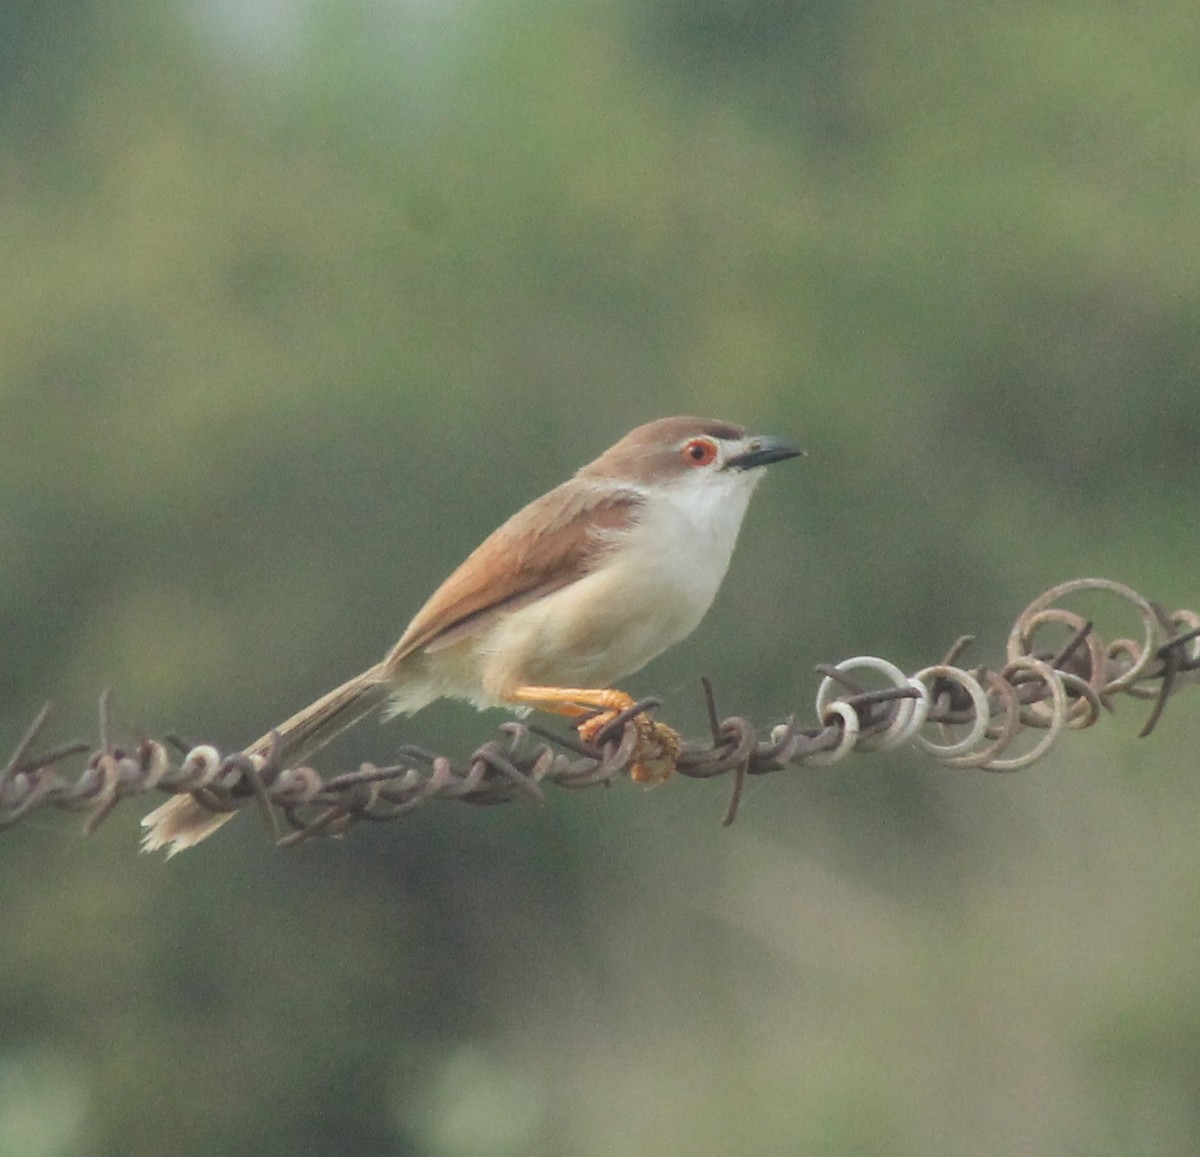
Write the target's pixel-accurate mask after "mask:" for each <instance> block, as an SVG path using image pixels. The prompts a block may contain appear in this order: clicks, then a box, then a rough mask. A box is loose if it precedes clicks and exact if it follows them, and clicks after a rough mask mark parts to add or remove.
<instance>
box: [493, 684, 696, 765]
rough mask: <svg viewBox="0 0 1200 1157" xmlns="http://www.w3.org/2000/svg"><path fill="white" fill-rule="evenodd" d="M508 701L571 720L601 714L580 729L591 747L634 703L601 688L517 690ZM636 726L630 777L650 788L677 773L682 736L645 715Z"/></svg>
mask: <svg viewBox="0 0 1200 1157" xmlns="http://www.w3.org/2000/svg"><path fill="white" fill-rule="evenodd" d="M509 698H510V699H511V700H512V701H513V702H514V703H528V704H529V705H530V706H532V707H538V708H541V710H543V711H552V712H554V714H556V715H567V716H569V717H571V718H572V719H574V718H578V717H579V716H580V715H586V714H587V713H588V712H589V711H599V714H598V715H595V716H593V717H592V718H591V719H585V720H584V721H583V722H582V723H580V724H579V725H578V728H577V730H578V731H579V736H580V738H581V739H583V740H584V742H586V743H590V742H591V741H592V740H593V739H594V738H595V736H596V735H597V734H598V733H599V732H600V731H602V730H603V729H604V728H605V727H606V726H607V725H608V724H609V723H611V722H612V721H613V720H614V719H615V718H616V717H617V716H618V715H620V713H621V712H622V711H628V710H629V708H630V707H632V706H633V704H634V700H633V699H631V698H630V697H629V696H628V695H626V694H625V692H624V691H614V690H611V689H609V688H599V687H517V688H516V689H515V690H514V691H513V692H512V694H511V695H509ZM633 724H634V726H635V727H636V728H637V731H638V744H637V747H636V749H635V759H634V763H633V765H632V766H631V767H630V769H629V776H630V778H631V779H633V780H634V781H635V782H636V783H645V784H649V785H651V786H653V785H655V784H660V783H663V782H664V781H665V780H666V779H667V778H668V777H669V776H670V775H671V773H672V772H673V771H674V770H675V761H676V759H678V757H679V746H680V740H679V733H678V732H677V731H675V730H674V729H673V728H670V727H668V726H667V725H666V724H665V723H655V722H654V720H652V719H649V718H647V716H645V715H636V716H634V718H633Z"/></svg>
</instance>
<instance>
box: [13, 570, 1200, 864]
mask: <svg viewBox="0 0 1200 1157" xmlns="http://www.w3.org/2000/svg"><path fill="white" fill-rule="evenodd" d="M1095 593H1101V594H1107V595H1113V596H1116V598H1117V599H1119V600H1121V601H1123V602H1124V603H1125V604H1127V605H1129V606H1132V607H1133V609H1134V610H1135V611H1136V614H1137V616H1138V618H1139V620H1140V623H1141V638H1140V640H1139V639H1132V638H1124V637H1118V638H1114V639H1113V640H1111V641H1110V642H1107V643H1106V642H1105V641H1104V639H1103V637H1102V636H1101V635H1100V634H1099V633H1098V632H1097V630H1096V627H1095V624H1094V622H1093V620H1092V619H1090V618H1087V617H1085V616H1084V615H1083V614H1081V613H1080V612H1078V611H1073V610H1070V609H1068V608H1066V607H1064V606H1062V605H1061V604H1062V602H1063V601H1064V600H1066V599H1069V598H1072V597H1074V596H1078V595H1084V594H1095ZM1054 630H1057V631H1058V632H1059V634H1060V636H1061V635H1062V634H1063V633H1065V634H1066V636H1067V637H1066V639H1065V641H1064V642H1061V643H1060V645H1059V646H1058V647H1057V648H1056V649H1047V648H1046V647H1045V646H1042V647H1038V646H1037V645H1036V644H1037V642H1038V636H1039V635H1046V634H1048V633H1049V632H1051V631H1054ZM972 642H973V639H972V637H971V636H963V637H961V638H960V639H958V640H957V641H956V642H955V643H954V644H953V646H951V647H950V649H949V651H948V652H947V653H946V655H945V656H944V657H943V659H942V660H941V662H939V663H935V664H933V665H931V666H928V667H924V668H922V669H921V670H919V671H917V672H915V673H914V674H912V675H908V674H905V672H904V671H903V670H901V669H900V668H899V667H898V666H896V665H895V664H893V663H891V662H889V661H887V660H886V659H881V658H877V657H875V656H869V655H860V656H856V657H854V658H851V659H845V660H843V661H842V662H840V663H836V664H822V665H819V666H818V667H817V672H818V674H820V675H821V676H822V680H821V683H820V685H819V686H818V689H817V694H816V701H815V714H816V721H815V723H809V724H807V725H801V724H800V723H799V722H798V721H797V719H796V718H795V717H791V718H789V719H787V720H785V721H784V722H782V723H777V724H775V725H773V726H770V727H769V728H767V729H766V734H765V736H764V735H763V733H762V732H763V729H761V728H758V727H755V725H754V724H752V723H751V722H750V720H748V719H746V718H743V717H740V716H731V717H728V718H725V719H721V718H720V716H719V713H718V711H717V705H716V698H715V694H714V692H713V688H712V684H711V683H710V682H709V680H708V679H707V678H705V679H703V680H702V684H703V688H704V695H705V703H706V707H707V713H708V718H709V726H710V732H711V734H710V738H709V742H708V743H707V744H701V743H685V744H684V745H683V749H682V751H681V753H680V755H679V760H678V765H677V768H676V770H677V772H678V774H679V775H681V776H684V777H686V778H689V779H711V778H715V777H717V776H722V775H731V776H732V789H731V792H730V797H729V803H728V806H727V807H726V810H725V814H724V817H723V819H722V823H723V824H729V823H732V822H733V820H734V818H735V817H736V815H737V811H738V806H739V802H740V799H741V794H742V788H743V786H744V784H745V781H746V778H747V777H748V776H751V775H764V774H768V773H772V772H777V771H782V770H785V769H788V768H798V767H827V766H830V765H832V764H834V763H837V762H839V761H840V760H842V759H844V758H845V757H846V756H848V755H849V754H851V753H852V752H876V751H886V750H889V749H893V748H897V747H901V746H904V745H909V746H913V747H915V748H917V749H918V750H920V751H922V752H924V753H925V754H927V755H928V756H931V757H932V758H933V759H935V760H937V761H938V762H939V763H941V764H943V765H944V766H946V767H949V768H955V769H976V770H980V771H990V772H1012V771H1017V770H1020V769H1021V768H1025V767H1028V766H1029V765H1030V764H1032V763H1034V762H1035V761H1036V760H1038V759H1040V758H1042V757H1043V756H1044V755H1045V754H1046V752H1047V751H1049V750H1050V748H1051V747H1052V746H1053V745H1054V743H1055V742H1056V741H1057V740H1058V739H1059V738H1060V737H1061V735H1062V734H1063V733H1064V732H1065V731H1069V730H1081V729H1083V728H1086V727H1090V726H1092V724H1094V723H1095V722H1096V721H1097V719H1099V717H1100V715H1101V713H1102V712H1104V711H1109V712H1111V711H1113V710H1114V699H1115V697H1116V696H1118V695H1121V694H1123V695H1127V696H1129V697H1131V698H1134V699H1144V700H1153V706H1152V708H1151V711H1150V715H1149V717H1148V718H1147V720H1146V722H1145V724H1144V726H1143V727H1142V729H1141V732H1140V734H1141V735H1142V736H1146V735H1149V734H1150V732H1151V731H1153V729H1154V727H1155V726H1156V725H1157V723H1158V721H1159V719H1160V718H1161V717H1162V713H1163V710H1164V708H1165V705H1166V702H1167V700H1168V698H1169V697H1170V696H1171V695H1172V694H1173V693H1174V692H1175V691H1177V690H1178V689H1179V688H1180V686H1181V684H1182V683H1183V682H1184V681H1185V680H1187V679H1188V676H1189V675H1191V673H1193V672H1195V671H1197V670H1198V669H1200V615H1198V614H1197V613H1195V612H1193V611H1188V610H1184V611H1173V612H1167V611H1165V610H1164V609H1163V608H1162V607H1161V606H1159V605H1158V604H1156V603H1152V602H1150V601H1149V600H1147V599H1145V598H1143V597H1142V596H1141V595H1140V594H1138V593H1137V592H1136V591H1134V590H1133V589H1132V588H1130V587H1128V586H1125V585H1123V584H1121V583H1117V582H1113V581H1111V580H1108V579H1076V580H1072V581H1070V582H1066V583H1062V584H1060V585H1058V586H1055V587H1052V588H1051V589H1049V590H1047V591H1046V592H1044V593H1043V594H1042V595H1040V596H1039V597H1038V598H1036V599H1035V600H1034V601H1033V602H1032V603H1030V605H1029V606H1028V607H1026V608H1025V610H1023V611H1022V612H1021V614H1020V615H1019V616H1018V617H1017V619H1016V621H1015V622H1014V624H1013V626H1012V629H1011V631H1010V633H1009V637H1008V643H1007V647H1006V654H1005V662H1004V664H1003V665H1002V666H1000V667H998V668H992V667H987V666H977V667H973V668H970V669H968V668H965V667H963V666H960V665H959V659H960V657H961V656H962V654H963V652H964V651H965V650H966V648H967V647H968V646H969V645H970V644H971V643H972ZM880 679H882V680H883V682H884V683H885V686H883V687H871V686H869V685H868V680H875V681H877V680H880ZM659 705H660V703H659V701H658V700H656V699H643V700H641V701H640V702H638V703H635V704H634V705H633V706H632V707H631V708H629V709H628V710H627V711H625V712H622V713H621V714H620V715H618V716H617V717H616V718H614V719H613V720H612V721H611V722H610V723H609V724H608V725H607V726H605V727H604V728H603V729H602V730H601V731H600V732H599V734H598V735H597V736H596V737H595V740H594V743H593V744H591V745H589V744H585V743H583V742H581V741H580V740H579V739H578V737H574V736H570V735H563V734H556V733H551V732H549V731H546V730H544V729H543V728H542V727H540V726H537V725H533V724H528V723H522V722H517V721H513V722H510V723H505V724H503V725H502V726H501V727H500V728H499V735H498V736H497V737H496V738H493V739H491V740H489V741H488V742H486V743H484V744H483V745H482V746H480V747H479V748H477V749H476V750H475V751H474V752H472V753H471V755H470V756H468V757H467V759H466V760H463V761H458V762H455V761H453V760H451V759H450V758H449V757H447V756H445V755H441V754H438V753H436V752H432V751H427V750H425V749H424V748H421V747H418V746H414V745H405V746H403V747H401V748H400V749H399V751H398V759H397V762H395V763H392V764H390V765H388V766H386V767H377V766H375V765H374V764H370V763H364V764H363V765H362V766H361V767H359V768H358V770H356V771H352V772H347V773H343V774H340V775H334V776H332V777H329V778H325V777H323V776H322V775H321V773H320V772H318V771H317V770H316V769H315V768H313V767H311V766H308V765H303V766H297V767H286V766H281V765H280V764H279V762H278V761H277V759H276V756H275V752H274V751H270V750H269V751H267V752H266V753H265V754H264V755H246V754H244V753H242V752H235V753H232V754H227V755H222V754H221V753H220V752H219V751H218V750H217V748H215V747H213V746H212V745H210V744H190V743H186V742H184V741H182V740H181V739H179V738H178V737H177V736H167V737H165V739H163V740H161V741H160V740H155V739H150V738H147V737H140V738H138V739H137V740H136V741H135V742H133V743H132V744H131V745H121V744H118V743H117V741H116V740H115V738H114V732H113V727H112V717H111V704H110V700H109V697H108V694H107V693H105V694H104V695H102V696H101V699H100V718H99V730H98V743H97V744H96V745H95V746H93V745H92V744H91V743H72V744H68V745H66V746H62V747H58V748H55V749H52V750H49V751H47V752H45V753H44V754H42V755H38V756H33V755H31V754H30V753H31V751H32V750H33V749H34V746H35V744H36V743H37V742H38V740H39V739H40V738H41V735H42V732H43V731H44V729H45V726H46V724H47V722H48V720H49V716H50V709H49V706H47V707H44V708H43V709H42V710H41V711H40V712H39V713H38V715H37V717H36V718H35V719H34V720H33V722H32V723H31V724H30V726H29V728H28V729H27V731H26V733H25V735H24V736H23V737H22V738H21V740H20V742H19V743H18V744H17V746H16V748H15V750H14V751H13V753H12V755H11V757H10V758H9V760H8V762H7V764H6V765H5V766H4V767H3V769H0V829H4V828H8V827H11V826H13V825H14V824H17V823H19V822H20V821H22V820H24V819H25V818H27V817H28V816H30V815H31V814H33V813H34V812H36V811H39V810H41V809H43V808H48V807H53V808H58V809H64V810H69V811H83V812H86V813H87V818H86V821H85V823H84V831H85V832H87V833H90V832H92V831H94V830H95V829H96V827H97V826H98V825H99V824H100V823H101V822H102V821H103V820H104V819H105V818H106V817H107V816H108V815H109V814H110V813H111V812H112V810H113V809H114V808H115V807H116V806H117V804H119V803H120V802H121V801H122V800H125V799H130V798H133V797H137V796H142V795H146V794H147V793H151V792H173V793H182V792H190V793H192V794H193V795H194V796H195V797H196V799H197V800H199V801H200V802H201V803H202V804H203V805H204V806H206V807H208V808H211V809H212V810H214V811H232V810H237V809H239V808H244V807H248V806H254V807H256V808H257V809H258V810H259V812H260V813H261V814H262V816H263V817H264V819H265V821H266V822H267V824H268V826H269V828H270V830H271V833H272V836H273V838H274V839H275V840H276V841H277V842H278V843H279V844H280V845H283V846H287V847H290V846H294V845H296V844H300V843H303V842H304V841H306V840H309V839H312V838H314V837H316V836H322V835H335V834H340V833H343V832H345V831H346V830H348V829H349V828H350V827H351V826H352V825H353V824H355V823H358V822H361V821H375V822H384V821H389V820H395V819H398V818H399V817H401V816H404V815H407V814H408V813H409V812H412V811H414V810H416V809H417V808H419V807H421V806H423V805H424V804H426V803H428V802H429V801H431V800H435V799H440V800H459V801H462V802H464V803H470V804H476V805H485V804H499V803H507V802H510V801H512V800H518V799H523V800H526V801H528V802H533V803H542V802H544V799H545V793H544V790H543V789H544V786H545V785H546V784H552V785H555V786H557V787H561V788H576V789H578V788H586V787H594V786H597V785H601V784H604V785H607V784H610V783H611V782H612V780H613V779H614V778H616V777H617V776H620V775H622V774H624V773H627V772H628V770H629V768H630V766H631V765H632V764H633V763H634V762H635V760H636V748H637V742H638V732H637V728H636V727H635V726H633V725H632V723H631V720H633V718H634V717H635V716H636V715H639V714H641V713H643V712H646V711H649V710H651V709H652V708H655V707H658V706H659ZM1019 748H1020V750H1018V749H1019ZM80 756H86V758H85V759H84V760H83V768H82V770H81V771H79V772H78V773H77V774H76V775H75V776H74V778H70V777H69V776H68V775H67V774H66V773H65V772H64V770H63V768H64V765H66V764H68V763H69V762H70V761H71V760H73V759H75V758H76V757H80ZM281 819H282V824H281V822H280V821H281ZM283 825H286V829H287V830H286V833H285V832H284V830H283Z"/></svg>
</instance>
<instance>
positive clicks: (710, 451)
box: [683, 438, 717, 466]
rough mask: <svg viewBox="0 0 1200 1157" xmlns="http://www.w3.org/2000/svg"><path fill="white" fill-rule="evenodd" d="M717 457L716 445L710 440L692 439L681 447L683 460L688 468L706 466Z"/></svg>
mask: <svg viewBox="0 0 1200 1157" xmlns="http://www.w3.org/2000/svg"><path fill="white" fill-rule="evenodd" d="M716 457H717V444H716V442H714V441H713V440H712V439H711V438H693V439H691V441H689V442H687V443H686V444H685V445H684V447H683V460H684V461H685V462H686V463H687V464H688V465H689V466H707V465H708V464H709V463H710V462H714V461H715V460H716Z"/></svg>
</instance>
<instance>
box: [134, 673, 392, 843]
mask: <svg viewBox="0 0 1200 1157" xmlns="http://www.w3.org/2000/svg"><path fill="white" fill-rule="evenodd" d="M391 693H392V685H391V682H390V680H389V679H388V678H387V676H386V675H385V673H384V670H383V667H382V665H381V664H377V665H376V666H374V667H370V668H368V669H367V670H366V671H364V672H363V673H362V674H361V675H356V676H355V677H354V678H353V679H350V680H348V681H347V682H345V683H343V684H342V685H341V686H340V687H335V688H334V689H333V690H332V691H330V692H329V694H327V695H323V696H321V698H320V699H318V700H317V701H316V702H315V703H310V704H309V705H308V706H307V707H305V708H304V709H303V710H302V711H297V712H296V714H295V715H293V716H292V717H291V718H290V719H287V720H285V721H284V722H283V723H281V724H280V725H279V726H278V727H277V728H274V729H273V731H269V732H268V733H267V734H266V735H263V736H261V737H260V738H258V739H256V740H255V741H254V742H253V743H252V744H250V746H249V747H247V748H246V749H245V750H246V754H247V755H261V754H263V753H265V752H266V751H267V749H268V748H269V747H270V746H271V743H272V741H273V739H274V737H275V734H276V733H278V736H279V740H278V742H279V748H278V756H277V758H278V761H279V763H280V765H281V766H284V767H288V766H295V765H296V764H297V763H299V762H300V761H301V760H302V759H306V758H307V757H308V756H310V755H311V754H312V753H313V752H314V751H316V750H318V749H319V748H321V747H324V746H325V744H327V743H329V742H330V741H331V740H332V739H334V738H335V737H336V736H338V735H340V734H341V733H342V732H343V731H345V730H346V729H347V728H348V727H351V726H353V725H354V724H355V723H357V722H358V721H359V720H360V719H362V718H363V716H365V715H369V714H370V713H371V712H372V711H374V710H376V709H377V708H379V707H382V706H383V705H384V703H386V702H387V700H388V698H389V697H390V695H391ZM235 814H236V813H235V812H213V811H209V809H208V808H205V807H202V806H201V805H200V804H198V803H197V802H196V801H195V800H194V799H193V798H192V797H191V796H190V795H177V796H175V797H173V798H172V799H169V800H168V801H167V802H166V803H164V804H163V805H162V806H161V807H157V808H155V809H154V811H152V812H150V814H149V815H147V816H145V817H144V818H143V819H142V826H143V827H144V828H146V832H145V834H144V835H143V836H142V851H144V852H155V851H158V849H159V848H166V850H167V855H168V856H173V855H175V854H176V853H178V852H182V851H183V850H184V849H185V848H190V847H192V846H193V845H195V844H198V843H199V842H200V841H201V840H203V839H206V838H207V837H208V836H210V835H212V833H213V832H215V831H216V830H217V828H219V827H220V826H221V825H222V824H224V823H225V822H226V821H228V820H230V819H232V818H233V816H234V815H235Z"/></svg>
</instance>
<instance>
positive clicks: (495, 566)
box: [385, 482, 643, 667]
mask: <svg viewBox="0 0 1200 1157" xmlns="http://www.w3.org/2000/svg"><path fill="white" fill-rule="evenodd" d="M642 501H643V499H642V497H641V495H640V494H638V493H636V492H635V491H632V490H621V491H615V492H614V491H613V490H610V489H604V490H593V489H591V488H590V487H586V488H585V487H581V486H580V485H579V483H578V482H570V483H566V484H564V485H562V486H559V487H556V488H555V489H554V490H551V491H550V492H549V493H548V494H545V495H543V496H542V497H541V498H538V499H535V500H534V501H533V502H531V503H530V504H529V505H528V506H526V507H525V508H524V509H523V510H519V511H518V512H517V513H516V514H514V515H513V516H512V518H510V519H509V520H508V521H507V522H506V523H505V524H504V525H503V526H501V527H500V528H499V529H498V530H495V531H493V532H492V533H491V534H490V535H488V537H487V538H485V539H484V540H483V542H482V543H480V544H479V546H477V547H476V548H475V550H474V551H472V553H471V554H470V556H469V557H468V558H467V559H466V561H465V562H463V564H462V565H461V566H460V567H459V568H458V569H457V570H456V571H454V572H453V573H452V574H451V575H450V576H449V578H447V579H446V580H445V582H443V583H442V585H441V586H440V587H438V589H437V590H436V591H434V592H433V594H432V595H431V596H430V599H429V601H428V602H427V603H426V604H425V605H424V606H423V607H422V608H421V609H420V610H419V611H418V612H417V614H416V616H415V618H414V619H413V621H412V622H411V623H409V624H408V628H407V630H405V632H404V634H403V635H402V636H401V638H400V641H399V642H398V643H397V644H396V645H395V647H393V648H392V651H391V653H390V654H389V655H388V657H387V659H386V660H385V664H386V666H388V667H392V666H394V665H395V664H397V663H399V662H401V660H403V659H404V658H406V657H407V656H408V655H411V654H412V653H413V652H414V651H421V650H426V651H437V650H440V649H441V648H442V647H448V646H450V644H451V643H455V642H457V641H458V640H459V639H461V638H465V637H466V636H467V635H469V634H471V633H473V632H474V631H476V630H478V629H479V628H480V627H481V626H482V625H483V624H484V623H486V622H487V621H488V620H489V619H490V618H491V617H492V616H494V615H496V614H499V613H500V612H502V611H511V610H516V609H517V608H518V607H522V606H525V605H526V604H527V603H530V602H532V601H533V600H534V599H538V598H541V597H542V596H543V595H547V594H549V593H550V592H551V591H556V590H558V589H560V588H561V587H565V586H567V585H569V584H570V583H573V582H575V581H576V580H577V579H579V578H582V577H583V575H585V574H586V573H587V572H588V569H589V565H590V563H591V562H592V561H593V560H594V558H595V554H596V550H597V547H598V546H600V545H601V544H602V543H603V540H604V538H605V537H606V535H608V534H611V533H613V532H619V531H621V530H623V529H625V528H626V527H628V526H630V525H631V524H632V522H633V520H634V518H635V517H636V514H637V511H638V508H639V507H640V506H641V505H642Z"/></svg>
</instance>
